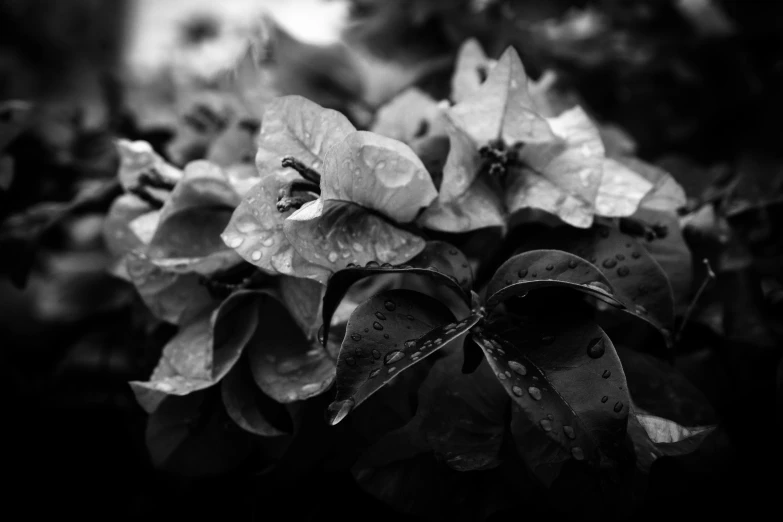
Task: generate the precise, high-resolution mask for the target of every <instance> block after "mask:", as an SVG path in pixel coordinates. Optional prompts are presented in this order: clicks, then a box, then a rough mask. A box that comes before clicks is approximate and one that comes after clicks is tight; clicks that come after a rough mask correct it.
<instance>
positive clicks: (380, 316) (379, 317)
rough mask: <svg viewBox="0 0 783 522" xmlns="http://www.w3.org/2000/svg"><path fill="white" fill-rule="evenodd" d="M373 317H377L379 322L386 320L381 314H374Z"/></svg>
mask: <svg viewBox="0 0 783 522" xmlns="http://www.w3.org/2000/svg"><path fill="white" fill-rule="evenodd" d="M375 317H377V318H378V319H380V320H381V321H385V320H386V316H385V315H383V314H382V313H381V312H375Z"/></svg>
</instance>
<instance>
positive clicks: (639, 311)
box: [636, 305, 647, 314]
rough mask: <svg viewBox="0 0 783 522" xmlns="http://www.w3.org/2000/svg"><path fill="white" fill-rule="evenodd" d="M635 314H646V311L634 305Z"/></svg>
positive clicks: (640, 306)
mask: <svg viewBox="0 0 783 522" xmlns="http://www.w3.org/2000/svg"><path fill="white" fill-rule="evenodd" d="M636 312H637V313H640V314H646V313H647V309H646V308H645V307H644V306H642V305H636Z"/></svg>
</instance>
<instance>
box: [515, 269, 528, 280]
mask: <svg viewBox="0 0 783 522" xmlns="http://www.w3.org/2000/svg"><path fill="white" fill-rule="evenodd" d="M517 275H518V276H519V278H520V279H522V278H524V277H527V268H523V269H522V270H520V271H519V272H517Z"/></svg>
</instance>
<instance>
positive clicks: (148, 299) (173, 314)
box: [125, 253, 214, 324]
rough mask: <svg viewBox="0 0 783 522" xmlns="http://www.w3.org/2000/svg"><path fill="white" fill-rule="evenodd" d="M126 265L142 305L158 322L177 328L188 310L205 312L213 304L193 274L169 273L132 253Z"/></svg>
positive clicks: (141, 256) (144, 257)
mask: <svg viewBox="0 0 783 522" xmlns="http://www.w3.org/2000/svg"><path fill="white" fill-rule="evenodd" d="M125 264H126V267H127V273H128V277H129V278H130V281H131V282H132V283H133V285H134V286H135V287H136V290H137V291H138V292H139V295H140V296H141V298H142V300H143V301H144V304H145V305H147V308H149V310H150V311H151V312H152V314H153V315H154V316H155V317H157V318H159V319H162V320H164V321H168V322H170V323H174V324H180V323H181V321H182V319H183V317H184V316H185V313H186V312H187V311H188V310H199V309H202V308H207V307H209V306H210V305H212V303H213V302H214V298H213V297H212V296H211V295H210V293H209V291H208V290H207V287H206V286H204V285H203V284H202V283H201V282H200V279H199V275H198V274H196V273H187V274H178V273H174V272H168V271H165V270H163V269H162V268H159V267H157V266H155V265H154V264H153V263H151V262H150V261H149V260H148V259H147V258H146V256H143V255H139V254H135V253H131V254H129V255H128V256H127V257H126V260H125Z"/></svg>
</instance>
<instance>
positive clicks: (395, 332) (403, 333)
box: [329, 290, 481, 424]
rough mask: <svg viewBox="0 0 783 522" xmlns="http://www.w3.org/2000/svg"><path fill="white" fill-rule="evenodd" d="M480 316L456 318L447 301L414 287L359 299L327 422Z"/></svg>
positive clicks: (334, 420)
mask: <svg viewBox="0 0 783 522" xmlns="http://www.w3.org/2000/svg"><path fill="white" fill-rule="evenodd" d="M480 318H481V316H479V315H476V314H473V315H471V316H470V317H468V318H466V319H463V320H462V321H455V320H454V315H453V314H452V313H451V312H450V311H449V310H448V308H446V306H445V305H443V304H441V303H440V302H439V301H437V300H435V299H433V298H432V297H429V296H427V295H425V294H421V293H419V292H414V291H411V290H389V291H386V292H382V293H380V294H377V295H375V296H373V297H371V298H370V299H368V300H367V301H365V302H364V303H362V304H360V305H359V306H358V307H357V308H356V310H354V312H353V314H351V318H350V319H349V320H348V327H347V329H346V332H345V340H344V341H343V344H342V347H341V348H340V356H339V358H338V362H337V381H336V382H337V394H336V397H335V400H334V402H333V403H332V404H331V405H330V406H329V422H330V423H331V424H337V423H338V422H340V421H341V420H342V419H343V418H345V416H346V415H348V413H350V411H351V410H352V409H353V408H355V407H357V406H358V405H360V404H361V403H362V402H364V400H365V399H367V398H368V397H369V396H370V395H372V394H373V393H374V392H376V391H377V390H378V389H379V388H381V387H382V386H383V385H384V384H386V383H387V382H389V381H390V380H391V379H393V378H394V377H395V376H396V375H397V374H399V373H400V372H402V371H404V370H405V369H406V368H408V367H409V366H412V365H413V364H416V363H417V362H418V361H420V360H422V359H423V358H425V357H427V356H428V355H430V354H431V353H433V352H435V351H437V350H439V349H441V348H443V347H444V346H446V345H447V344H448V343H449V342H451V341H453V340H455V339H457V338H458V337H460V336H461V335H462V334H464V333H465V332H466V331H467V330H468V329H469V328H470V327H472V326H473V325H474V324H476V323H477V322H478V321H479V320H480Z"/></svg>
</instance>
